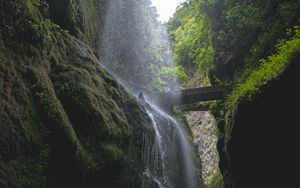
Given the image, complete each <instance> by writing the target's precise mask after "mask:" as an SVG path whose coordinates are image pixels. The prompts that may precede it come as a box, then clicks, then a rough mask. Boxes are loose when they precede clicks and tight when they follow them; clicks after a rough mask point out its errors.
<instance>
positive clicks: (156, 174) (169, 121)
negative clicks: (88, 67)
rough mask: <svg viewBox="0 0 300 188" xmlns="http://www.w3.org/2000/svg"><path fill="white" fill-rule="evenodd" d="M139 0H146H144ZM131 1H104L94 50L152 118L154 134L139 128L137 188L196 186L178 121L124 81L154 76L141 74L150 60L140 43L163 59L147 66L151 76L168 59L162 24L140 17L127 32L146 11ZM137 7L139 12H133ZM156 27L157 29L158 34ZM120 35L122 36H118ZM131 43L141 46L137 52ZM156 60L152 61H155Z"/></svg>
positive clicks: (140, 81)
mask: <svg viewBox="0 0 300 188" xmlns="http://www.w3.org/2000/svg"><path fill="white" fill-rule="evenodd" d="M144 1H145V2H148V0H144ZM128 2H131V3H132V7H131V9H128V7H127V6H126V5H127V4H126V3H128ZM137 4H138V3H137V1H135V0H132V1H130V0H110V1H109V3H108V7H107V14H106V19H105V24H104V28H103V33H102V37H103V38H102V43H101V45H100V51H99V54H100V57H101V60H102V62H103V64H104V67H105V68H106V69H107V70H108V71H109V72H110V73H111V74H113V75H114V76H115V77H116V78H117V79H118V81H119V82H120V83H121V84H122V85H123V86H124V87H125V88H126V89H127V90H128V91H129V92H130V93H131V94H132V95H134V96H138V97H137V98H138V100H139V101H140V103H141V105H143V106H144V108H145V109H146V112H147V113H148V115H149V117H150V119H151V121H152V127H153V130H154V133H155V134H154V135H152V137H153V136H154V138H152V139H150V137H151V135H149V134H148V133H144V140H143V143H144V146H143V162H144V164H145V169H144V172H143V175H142V176H143V180H142V185H141V188H199V187H200V175H199V173H198V172H199V169H197V167H196V165H195V163H194V158H193V151H192V147H191V145H190V142H189V139H188V138H189V137H188V134H187V133H186V130H185V129H184V127H182V126H181V125H180V124H179V123H178V122H177V121H176V120H175V119H174V118H173V117H172V116H170V115H169V114H167V113H166V112H164V111H163V110H162V109H160V108H159V107H158V106H159V104H155V102H154V101H152V100H151V98H150V96H144V94H142V93H141V91H139V89H137V88H133V87H130V84H128V83H129V82H133V83H135V84H137V85H142V84H146V83H147V80H149V79H150V80H151V81H149V82H152V81H153V80H154V79H155V78H147V79H146V78H145V77H146V76H145V75H149V71H150V69H149V68H148V67H155V66H156V65H155V66H152V65H151V66H149V62H148V61H147V60H149V59H151V58H149V56H148V54H147V53H146V54H145V53H142V52H143V51H142V50H141V49H142V48H143V47H144V46H147V45H148V46H151V47H153V46H156V45H157V44H159V45H158V46H160V48H159V49H160V50H164V52H163V54H164V60H165V61H164V62H163V63H162V64H160V65H157V66H156V68H152V69H151V71H152V73H151V74H150V75H151V76H152V77H155V76H157V71H158V70H159V68H160V67H162V66H169V67H170V66H172V64H173V61H172V60H171V55H170V47H169V42H166V39H165V36H166V29H165V28H163V27H162V25H159V29H157V26H155V24H152V25H151V23H152V22H146V23H145V24H144V25H141V26H140V27H145V29H144V30H142V31H141V32H142V33H132V32H134V31H135V30H132V28H134V26H135V22H139V18H143V17H145V14H146V13H145V9H143V10H140V9H141V8H143V7H141V6H140V7H138V6H137ZM135 6H137V7H135ZM126 7H127V8H126ZM134 11H135V12H134ZM133 12H134V13H133ZM138 13H140V14H141V15H136V14H138ZM155 19H156V18H155ZM147 23H148V24H147ZM154 28H156V29H154ZM152 30H153V32H152ZM154 30H155V32H154ZM157 31H160V33H161V34H160V35H158V32H157ZM143 35H147V37H148V38H149V39H151V40H148V41H149V42H150V43H149V44H143V41H142V40H137V38H138V36H140V37H141V36H142V37H143ZM162 36H164V37H162ZM124 39H126V40H125V41H124ZM148 48H149V47H148ZM136 49H137V50H141V51H139V53H137V52H136V51H137V50H136ZM154 49H155V48H154ZM144 56H145V57H144ZM128 57H130V58H128ZM129 60H130V61H129ZM149 61H150V60H149ZM156 64H158V63H157V62H156ZM120 67H121V68H120ZM169 84H170V85H169V88H174V82H169ZM174 95H176V94H174Z"/></svg>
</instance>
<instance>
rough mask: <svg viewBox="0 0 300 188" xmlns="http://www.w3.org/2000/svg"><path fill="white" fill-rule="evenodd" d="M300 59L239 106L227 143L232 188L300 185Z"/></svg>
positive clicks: (295, 59) (296, 58) (299, 56)
mask: <svg viewBox="0 0 300 188" xmlns="http://www.w3.org/2000/svg"><path fill="white" fill-rule="evenodd" d="M299 60H300V55H298V57H295V58H294V59H293V60H292V62H291V65H290V66H289V67H288V68H287V69H286V70H285V71H284V72H283V74H282V75H281V76H280V77H278V79H276V80H273V81H272V82H270V83H268V84H266V85H264V86H263V87H262V92H261V93H260V94H259V95H258V96H257V97H256V99H255V100H254V101H252V102H249V101H248V102H244V103H242V104H240V105H239V108H238V111H237V113H236V116H235V123H234V128H233V131H232V133H231V141H230V142H229V143H228V145H227V148H228V154H229V156H230V169H231V173H232V174H233V177H234V179H235V181H234V182H235V183H234V184H231V185H228V187H243V188H251V187H257V188H265V187H280V188H281V187H297V186H298V185H299V180H298V178H297V177H298V174H299V173H298V169H299V168H300V162H299V158H300V155H299V152H298V150H299V149H298V148H299V132H300V128H299V126H298V125H299V113H298V112H299V110H297V109H298V108H299V104H300V103H299V96H300V92H299V89H298V80H299V71H300V66H299ZM228 183H229V182H228Z"/></svg>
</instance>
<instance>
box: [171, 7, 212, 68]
mask: <svg viewBox="0 0 300 188" xmlns="http://www.w3.org/2000/svg"><path fill="white" fill-rule="evenodd" d="M203 5H204V1H188V2H186V3H184V4H183V5H182V6H181V7H180V8H179V9H177V12H176V13H175V15H174V16H173V18H171V20H170V21H169V23H168V29H169V34H170V35H171V38H172V40H173V41H172V42H173V43H172V46H173V55H174V59H175V61H176V62H177V63H178V64H179V65H182V66H183V67H184V68H185V69H188V68H189V67H190V66H191V64H195V65H196V67H198V69H199V70H201V71H202V72H208V71H209V70H210V69H213V68H214V64H213V57H214V49H213V46H212V32H211V24H210V20H209V18H208V16H207V15H206V14H205V12H203V11H202V7H203ZM194 72H196V71H194Z"/></svg>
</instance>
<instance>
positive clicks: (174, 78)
mask: <svg viewBox="0 0 300 188" xmlns="http://www.w3.org/2000/svg"><path fill="white" fill-rule="evenodd" d="M187 79H188V76H187V75H186V74H185V72H184V70H183V67H182V66H176V67H162V68H161V70H160V71H159V73H158V77H157V78H156V79H155V80H154V83H153V85H154V89H156V90H160V91H168V90H170V89H171V90H172V89H176V86H177V82H178V81H179V82H181V83H184V82H185V81H186V80H187ZM170 86H171V88H170ZM172 86H173V87H172Z"/></svg>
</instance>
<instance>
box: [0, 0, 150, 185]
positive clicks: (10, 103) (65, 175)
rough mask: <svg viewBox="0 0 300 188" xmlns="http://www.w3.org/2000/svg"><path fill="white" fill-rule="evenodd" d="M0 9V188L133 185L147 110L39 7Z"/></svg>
mask: <svg viewBox="0 0 300 188" xmlns="http://www.w3.org/2000/svg"><path fill="white" fill-rule="evenodd" d="M53 2H54V1H53ZM0 4H1V7H0V13H1V14H0V16H1V19H0V61H1V63H0V100H1V103H0V120H1V123H0V148H1V150H0V187H22V188H25V187H30V188H32V187H39V188H42V187H101V186H102V185H105V186H106V187H138V186H139V183H140V177H139V175H140V174H141V171H142V167H143V164H142V161H141V159H142V140H143V134H146V133H148V134H151V130H149V129H150V128H149V127H150V121H149V119H148V117H147V115H146V113H145V111H144V110H143V109H142V108H140V106H139V105H138V104H137V103H136V102H135V100H134V99H133V98H132V97H131V96H129V95H128V94H127V93H126V92H125V90H124V89H123V88H122V87H121V86H120V85H119V84H118V83H117V82H116V81H115V79H114V78H113V77H112V76H110V75H109V74H108V73H107V72H106V71H105V70H104V69H103V68H102V67H101V65H100V63H99V61H98V60H97V58H96V57H95V55H94V54H93V52H92V50H91V48H90V47H89V46H88V45H86V44H85V43H83V42H81V41H80V40H78V39H76V38H75V37H74V35H70V34H69V32H67V31H66V30H64V29H62V28H61V27H59V26H58V25H56V24H54V23H53V22H52V20H50V19H48V17H47V15H49V11H48V10H47V9H45V7H42V5H41V3H40V2H39V1H29V0H13V1H6V0H0ZM49 5H50V7H48V8H49V9H51V4H50V3H49ZM79 10H80V9H79ZM81 11H84V9H82V10H81ZM45 15H46V16H45ZM50 18H51V16H50ZM95 19H96V18H95ZM68 27H69V26H66V28H67V29H69V28H68ZM82 28H83V29H84V30H86V31H87V30H90V31H91V27H90V26H88V27H87V26H84V27H82ZM71 32H72V31H71ZM87 36H88V35H87ZM84 38H86V41H89V38H88V37H86V36H84Z"/></svg>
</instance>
